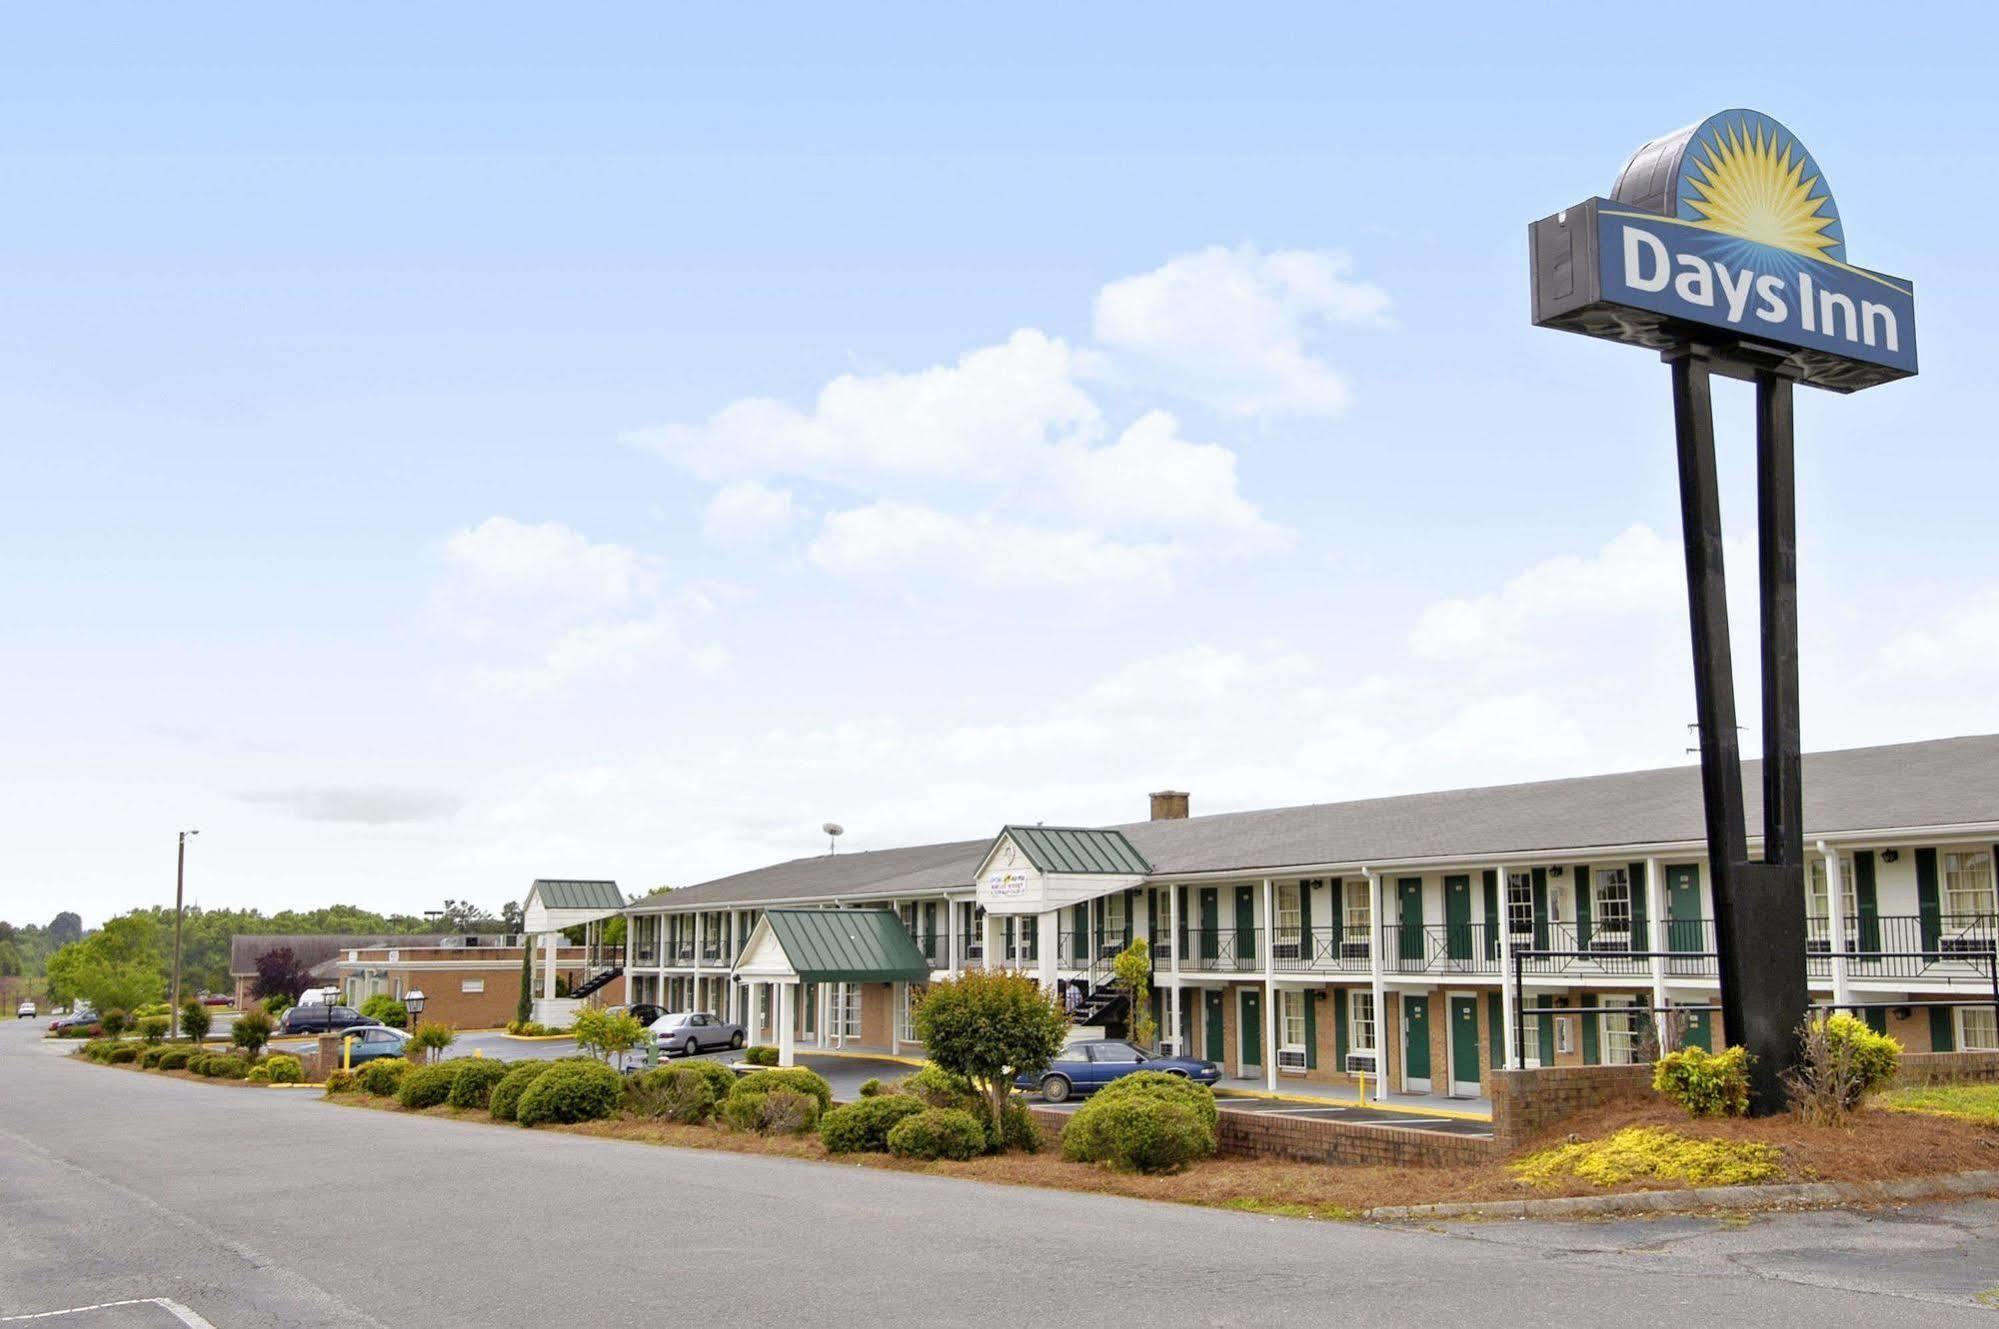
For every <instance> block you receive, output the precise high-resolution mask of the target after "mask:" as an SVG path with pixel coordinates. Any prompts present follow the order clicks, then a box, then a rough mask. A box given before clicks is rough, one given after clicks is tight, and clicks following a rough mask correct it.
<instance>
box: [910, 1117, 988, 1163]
mask: <svg viewBox="0 0 1999 1329" xmlns="http://www.w3.org/2000/svg"><path fill="white" fill-rule="evenodd" d="M888 1151H889V1152H890V1153H892V1154H894V1155H895V1156H896V1157H897V1158H921V1159H938V1158H951V1159H957V1160H959V1161H963V1160H964V1159H968V1158H977V1157H978V1156H979V1155H980V1154H983V1153H984V1152H985V1151H986V1128H985V1127H984V1126H983V1125H981V1124H980V1122H979V1119H978V1118H977V1117H975V1116H973V1115H972V1114H971V1113H969V1112H967V1111H965V1110H964V1109H963V1108H924V1109H923V1110H922V1111H920V1112H918V1113H916V1114H915V1115H914V1116H910V1117H905V1118H903V1119H902V1120H901V1121H899V1122H897V1123H896V1124H895V1126H894V1128H893V1129H892V1130H890V1131H889V1133H888Z"/></svg>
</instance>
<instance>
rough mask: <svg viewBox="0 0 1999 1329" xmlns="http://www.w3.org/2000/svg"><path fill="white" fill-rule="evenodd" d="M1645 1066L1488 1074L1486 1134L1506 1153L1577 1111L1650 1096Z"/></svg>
mask: <svg viewBox="0 0 1999 1329" xmlns="http://www.w3.org/2000/svg"><path fill="white" fill-rule="evenodd" d="M1651 1093H1652V1068H1651V1067H1650V1066H1649V1065H1647V1066H1558V1067H1543V1068H1542V1069H1540V1070H1532V1071H1507V1070H1500V1071H1494V1072H1493V1074H1492V1135H1493V1140H1494V1143H1495V1144H1496V1145H1497V1146H1498V1148H1499V1149H1500V1150H1501V1151H1503V1152H1507V1153H1510V1152H1512V1151H1513V1150H1515V1149H1517V1148H1519V1147H1520V1146H1521V1145H1522V1144H1523V1143H1525V1142H1526V1141H1528V1140H1531V1139H1533V1138H1534V1137H1535V1136H1537V1135H1540V1134H1542V1133H1543V1132H1544V1131H1547V1130H1549V1129H1550V1128H1552V1127H1553V1126H1554V1125H1555V1124H1556V1123H1558V1122H1561V1121H1564V1120H1566V1119H1567V1118H1569V1117H1572V1116H1574V1115H1575V1114H1576V1113H1578V1112H1583V1111H1586V1110H1588V1109H1590V1108H1593V1107H1600V1106H1602V1105H1603V1104H1605V1103H1614V1102H1617V1101H1619V1100H1630V1099H1636V1098H1645V1097H1650V1096H1651Z"/></svg>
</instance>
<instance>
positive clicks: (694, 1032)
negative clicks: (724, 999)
mask: <svg viewBox="0 0 1999 1329" xmlns="http://www.w3.org/2000/svg"><path fill="white" fill-rule="evenodd" d="M648 1028H649V1029H650V1031H651V1033H652V1036H653V1038H654V1039H655V1040H656V1041H657V1042H658V1043H659V1050H660V1051H661V1052H662V1053H664V1054H666V1055H668V1056H691V1055H693V1054H694V1053H696V1052H711V1051H713V1050H715V1049H716V1048H739V1047H741V1046H742V1045H743V1043H744V1042H745V1041H746V1040H745V1038H744V1036H743V1027H742V1026H741V1025H739V1024H730V1023H729V1022H728V1021H726V1020H722V1019H718V1018H716V1017H715V1016H713V1015H711V1014H709V1013H708V1012H707V1011H668V1012H667V1013H666V1014H665V1015H662V1016H660V1017H659V1018H658V1019H657V1020H654V1021H653V1022H652V1024H651V1025H650V1026H648Z"/></svg>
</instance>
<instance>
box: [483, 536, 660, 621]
mask: <svg viewBox="0 0 1999 1329" xmlns="http://www.w3.org/2000/svg"><path fill="white" fill-rule="evenodd" d="M444 552H445V555H446V557H447V558H449V559H450V560H451V562H452V564H453V565H454V566H456V567H457V568H459V569H460V570H462V571H463V572H465V573H466V574H468V575H470V576H472V577H473V578H475V579H477V580H478V581H479V582H481V583H483V584H484V585H485V586H487V587H491V588H496V589H501V590H509V591H526V592H535V593H553V594H559V595H563V596H572V597H582V598H585V599H588V600H590V601H592V602H598V603H603V604H624V603H627V602H629V601H631V600H632V599H634V598H636V597H639V596H642V595H645V594H647V593H649V592H650V591H651V590H652V589H653V588H654V587H655V586H656V585H657V584H658V580H659V572H658V568H657V566H656V565H655V564H654V562H653V561H652V560H650V559H648V558H646V557H645V556H644V555H642V554H640V553H638V552H637V551H636V550H633V549H629V548H627V547H626V546H624V545H617V544H593V543H591V542H590V541H589V540H587V539H585V538H584V537H583V536H582V535H580V534H579V533H577V532H576V531H573V530H571V529H570V528H569V527H567V526H564V525H562V524H561V523H560V522H543V523H541V524H540V525H533V526H531V525H528V524H527V523H525V522H519V521H515V520H514V519H513V518H511V517H488V518H487V519H486V520H485V521H482V522H480V523H479V524H478V525H477V526H472V527H467V528H466V529H464V530H461V531H458V532H456V533H454V534H453V535H452V536H451V537H450V538H449V539H447V540H446V541H445V542H444Z"/></svg>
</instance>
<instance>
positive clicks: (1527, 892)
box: [1506, 872, 1534, 942]
mask: <svg viewBox="0 0 1999 1329" xmlns="http://www.w3.org/2000/svg"><path fill="white" fill-rule="evenodd" d="M1506 930H1507V931H1508V932H1510V933H1511V934H1512V935H1513V936H1514V937H1516V938H1518V937H1526V938H1528V939H1529V941H1530V942H1531V941H1532V939H1533V936H1534V874H1533V873H1532V872H1509V873H1507V874H1506Z"/></svg>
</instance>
